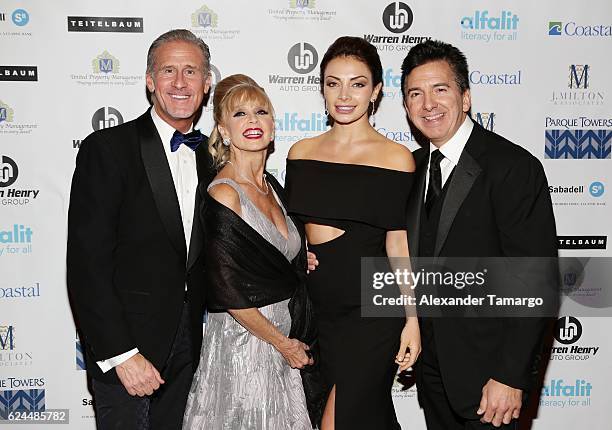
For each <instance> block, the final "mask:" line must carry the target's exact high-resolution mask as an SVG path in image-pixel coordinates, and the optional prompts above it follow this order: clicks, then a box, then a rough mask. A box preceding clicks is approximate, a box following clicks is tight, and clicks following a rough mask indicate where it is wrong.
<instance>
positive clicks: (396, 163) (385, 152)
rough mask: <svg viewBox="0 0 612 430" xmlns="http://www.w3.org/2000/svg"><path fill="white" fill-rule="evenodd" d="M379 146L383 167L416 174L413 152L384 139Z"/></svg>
mask: <svg viewBox="0 0 612 430" xmlns="http://www.w3.org/2000/svg"><path fill="white" fill-rule="evenodd" d="M378 145H379V153H380V155H381V163H382V166H383V167H385V168H387V169H392V170H399V171H402V172H414V170H415V169H416V165H415V163H414V157H413V156H412V152H410V150H409V149H408V148H406V147H405V146H404V145H401V144H399V143H396V142H394V141H392V140H389V139H387V138H384V137H383V138H382V139H381V141H380V142H378Z"/></svg>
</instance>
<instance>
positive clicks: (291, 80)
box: [268, 42, 321, 92]
mask: <svg viewBox="0 0 612 430" xmlns="http://www.w3.org/2000/svg"><path fill="white" fill-rule="evenodd" d="M318 64H319V54H318V52H317V50H316V48H315V47H314V46H313V45H311V44H310V43H308V42H298V43H295V44H294V45H292V46H291V47H290V48H289V50H288V51H287V65H288V66H289V68H290V69H291V71H293V72H294V73H295V74H294V75H290V74H286V75H281V74H278V73H275V74H270V75H268V83H269V84H270V85H275V86H276V87H277V88H278V90H280V91H291V92H299V91H302V92H306V91H310V92H318V91H319V89H320V82H321V79H320V78H319V76H317V74H316V73H313V72H316V68H317V65H318Z"/></svg>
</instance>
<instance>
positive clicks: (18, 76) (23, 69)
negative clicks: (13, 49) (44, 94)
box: [0, 66, 38, 82]
mask: <svg viewBox="0 0 612 430" xmlns="http://www.w3.org/2000/svg"><path fill="white" fill-rule="evenodd" d="M0 81H13V82H17V81H38V67H37V66H0Z"/></svg>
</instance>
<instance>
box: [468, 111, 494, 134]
mask: <svg viewBox="0 0 612 430" xmlns="http://www.w3.org/2000/svg"><path fill="white" fill-rule="evenodd" d="M496 117H497V116H496V114H495V112H476V113H473V114H472V119H473V120H474V121H476V122H477V123H478V124H480V126H481V127H483V128H485V129H487V130H489V131H495V121H496V120H495V118H496Z"/></svg>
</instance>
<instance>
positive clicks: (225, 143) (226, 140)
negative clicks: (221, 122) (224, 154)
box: [223, 137, 232, 146]
mask: <svg viewBox="0 0 612 430" xmlns="http://www.w3.org/2000/svg"><path fill="white" fill-rule="evenodd" d="M231 142H232V140H231V139H230V138H229V137H224V138H223V146H230V143H231Z"/></svg>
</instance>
